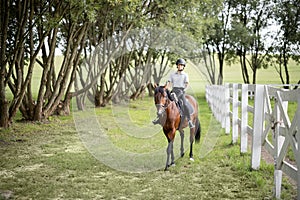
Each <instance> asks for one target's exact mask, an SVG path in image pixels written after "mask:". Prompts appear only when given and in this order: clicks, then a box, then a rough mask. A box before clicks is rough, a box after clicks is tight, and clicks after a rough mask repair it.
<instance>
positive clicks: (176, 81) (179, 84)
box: [153, 58, 195, 128]
mask: <svg viewBox="0 0 300 200" xmlns="http://www.w3.org/2000/svg"><path fill="white" fill-rule="evenodd" d="M176 65H177V71H176V72H175V73H173V74H171V76H170V78H169V80H168V82H167V88H169V87H170V84H172V86H173V90H172V92H174V93H175V94H176V96H177V98H178V100H181V101H182V102H183V106H184V109H185V111H186V112H187V115H186V117H187V119H188V123H189V127H190V128H194V127H195V125H194V124H193V122H192V121H191V119H190V115H191V113H190V111H189V109H188V106H187V101H186V98H185V89H186V88H187V87H188V84H189V76H188V74H187V73H185V72H184V71H183V70H184V68H185V65H186V63H185V60H184V59H182V58H180V59H178V60H177V61H176ZM159 121H160V120H159V116H158V118H157V119H155V120H154V121H153V124H159Z"/></svg>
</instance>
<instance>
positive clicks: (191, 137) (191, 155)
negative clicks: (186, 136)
mask: <svg viewBox="0 0 300 200" xmlns="http://www.w3.org/2000/svg"><path fill="white" fill-rule="evenodd" d="M194 133H195V128H191V129H190V160H191V161H194V158H193V143H194V139H195V136H194Z"/></svg>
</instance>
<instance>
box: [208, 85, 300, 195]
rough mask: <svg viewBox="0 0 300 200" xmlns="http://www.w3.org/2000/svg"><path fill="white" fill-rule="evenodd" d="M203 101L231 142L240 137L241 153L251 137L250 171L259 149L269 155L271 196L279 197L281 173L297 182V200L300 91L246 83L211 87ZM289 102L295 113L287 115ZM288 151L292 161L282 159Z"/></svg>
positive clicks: (299, 187)
mask: <svg viewBox="0 0 300 200" xmlns="http://www.w3.org/2000/svg"><path fill="white" fill-rule="evenodd" d="M253 94H254V95H253ZM253 97H254V105H249V104H248V100H249V98H253ZM206 100H207V102H208V104H209V106H210V108H211V110H212V113H213V115H214V116H215V117H216V119H217V120H218V121H219V122H220V123H221V124H222V127H223V128H225V132H226V133H228V134H229V133H230V129H231V133H232V134H231V136H232V143H236V142H237V140H238V136H239V134H240V140H241V142H240V143H241V153H245V152H247V151H248V147H247V144H248V137H247V135H248V134H250V135H252V146H251V167H252V169H259V166H260V160H261V148H262V146H264V147H265V149H266V150H267V151H268V152H269V153H270V154H271V155H272V156H273V158H274V164H275V170H274V187H275V197H276V198H280V193H281V181H282V172H284V173H285V174H287V175H288V176H289V177H291V178H292V179H294V180H295V181H296V182H297V199H299V200H300V170H298V169H299V168H300V149H299V146H298V144H299V141H300V133H299V130H300V89H297V90H283V89H280V88H278V87H272V86H268V85H247V84H225V85H223V86H222V85H212V86H207V87H206ZM289 102H290V103H295V104H297V109H296V110H295V113H292V114H290V116H289V115H288V104H289ZM239 109H240V110H239ZM249 113H252V115H253V120H252V124H249V121H251V120H248V114H249ZM239 116H240V117H239ZM290 119H292V121H291V120H290ZM290 151H292V153H293V155H294V158H295V161H293V162H291V161H290V160H289V159H286V155H287V153H288V152H290Z"/></svg>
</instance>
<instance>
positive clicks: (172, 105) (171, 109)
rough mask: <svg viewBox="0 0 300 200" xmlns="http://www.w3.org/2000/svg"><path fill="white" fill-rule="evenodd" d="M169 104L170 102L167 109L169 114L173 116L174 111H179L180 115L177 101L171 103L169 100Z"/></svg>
mask: <svg viewBox="0 0 300 200" xmlns="http://www.w3.org/2000/svg"><path fill="white" fill-rule="evenodd" d="M168 101H169V102H168V104H167V109H166V110H168V112H167V113H168V114H171V113H172V114H173V112H174V111H177V112H178V113H179V110H178V107H177V105H176V103H175V101H170V100H168Z"/></svg>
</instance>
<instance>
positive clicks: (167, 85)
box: [164, 81, 170, 89]
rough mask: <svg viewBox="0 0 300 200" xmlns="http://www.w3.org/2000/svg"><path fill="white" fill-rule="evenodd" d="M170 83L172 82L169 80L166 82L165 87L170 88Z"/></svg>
mask: <svg viewBox="0 0 300 200" xmlns="http://www.w3.org/2000/svg"><path fill="white" fill-rule="evenodd" d="M169 83H170V82H169V81H167V82H166V84H165V85H164V88H165V89H168V88H169Z"/></svg>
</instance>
